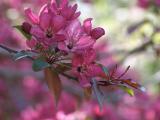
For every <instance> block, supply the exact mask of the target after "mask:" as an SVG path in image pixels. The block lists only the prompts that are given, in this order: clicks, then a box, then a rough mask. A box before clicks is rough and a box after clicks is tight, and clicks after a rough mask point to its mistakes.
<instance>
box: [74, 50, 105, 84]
mask: <svg viewBox="0 0 160 120" xmlns="http://www.w3.org/2000/svg"><path fill="white" fill-rule="evenodd" d="M95 59H96V53H95V51H94V50H93V49H90V50H86V51H84V53H83V54H75V55H74V56H73V60H72V67H73V68H72V71H73V73H74V74H75V75H76V76H77V77H78V78H79V82H80V85H81V86H82V87H88V86H90V80H91V78H92V77H97V75H100V74H101V73H102V70H101V68H100V67H99V66H98V65H96V64H95V63H94V61H95Z"/></svg>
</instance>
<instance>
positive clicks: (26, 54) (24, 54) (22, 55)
mask: <svg viewBox="0 0 160 120" xmlns="http://www.w3.org/2000/svg"><path fill="white" fill-rule="evenodd" d="M33 56H36V54H35V53H33V52H31V51H20V52H17V53H16V54H15V55H14V56H13V59H14V60H20V59H22V58H26V57H30V58H32V57H33Z"/></svg>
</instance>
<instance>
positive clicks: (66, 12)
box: [22, 0, 105, 86]
mask: <svg viewBox="0 0 160 120" xmlns="http://www.w3.org/2000/svg"><path fill="white" fill-rule="evenodd" d="M76 10H77V4H75V5H74V6H70V5H69V4H68V1H67V0H63V1H61V3H59V4H58V3H56V1H54V0H52V1H51V2H50V3H48V4H45V5H44V6H43V7H42V8H41V10H40V13H39V15H38V16H36V15H35V14H33V13H32V11H31V9H30V8H28V9H26V10H25V14H26V16H27V18H28V19H29V22H24V23H23V25H22V28H23V29H24V31H25V32H26V33H28V34H29V35H31V39H30V40H27V45H28V46H29V47H30V48H31V49H32V50H36V51H37V52H38V53H40V54H41V53H43V55H42V56H43V57H45V58H46V61H47V62H48V63H50V64H55V63H56V62H60V61H62V60H64V59H66V58H67V57H71V55H72V56H73V57H71V58H70V59H71V61H72V71H73V73H75V75H76V76H77V77H78V78H79V81H80V84H81V85H82V86H87V85H88V84H89V83H90V78H92V77H95V76H97V75H98V74H99V72H100V71H101V70H99V69H100V67H99V66H98V65H96V63H94V62H95V59H96V51H95V50H94V44H95V43H96V41H97V40H98V39H99V38H100V37H101V36H103V35H104V34H105V31H104V29H103V28H100V27H97V28H93V27H92V23H91V21H92V19H91V18H88V19H86V20H84V22H83V24H82V25H81V23H80V21H79V20H78V17H79V15H80V12H77V11H76Z"/></svg>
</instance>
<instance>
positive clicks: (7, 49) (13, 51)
mask: <svg viewBox="0 0 160 120" xmlns="http://www.w3.org/2000/svg"><path fill="white" fill-rule="evenodd" d="M0 48H2V49H4V50H6V51H7V52H9V53H14V54H16V53H17V52H18V51H15V50H13V49H11V48H8V47H6V46H3V45H1V44H0Z"/></svg>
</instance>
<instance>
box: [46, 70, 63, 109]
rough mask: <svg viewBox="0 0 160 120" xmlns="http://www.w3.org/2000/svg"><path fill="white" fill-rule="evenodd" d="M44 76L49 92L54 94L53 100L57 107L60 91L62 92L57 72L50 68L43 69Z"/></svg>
mask: <svg viewBox="0 0 160 120" xmlns="http://www.w3.org/2000/svg"><path fill="white" fill-rule="evenodd" d="M44 75H45V80H46V82H47V85H48V87H49V89H50V91H51V92H52V93H53V94H54V98H55V102H56V106H57V104H58V101H59V99H60V96H61V91H62V83H61V80H60V78H59V76H58V74H57V72H56V71H55V70H53V69H52V68H50V67H49V68H45V69H44Z"/></svg>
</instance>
